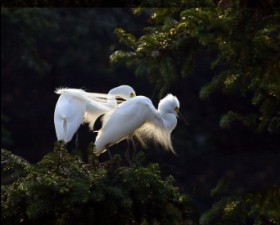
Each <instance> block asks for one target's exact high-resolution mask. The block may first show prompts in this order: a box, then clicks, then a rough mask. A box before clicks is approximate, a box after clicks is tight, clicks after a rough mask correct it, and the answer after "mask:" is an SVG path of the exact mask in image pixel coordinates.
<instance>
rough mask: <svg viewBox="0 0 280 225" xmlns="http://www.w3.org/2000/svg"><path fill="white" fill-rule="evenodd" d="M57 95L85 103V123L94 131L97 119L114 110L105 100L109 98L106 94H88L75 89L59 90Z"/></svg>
mask: <svg viewBox="0 0 280 225" xmlns="http://www.w3.org/2000/svg"><path fill="white" fill-rule="evenodd" d="M55 93H56V94H60V95H69V96H72V97H73V98H76V99H78V100H80V101H81V102H84V103H85V105H86V110H85V114H84V119H83V122H84V123H89V128H90V129H91V130H92V129H93V126H94V123H95V121H96V120H97V118H98V117H100V116H101V115H102V114H104V113H106V112H107V111H110V110H112V108H113V107H112V106H111V105H110V104H107V102H106V101H105V100H104V99H105V97H106V96H107V95H106V94H99V93H88V92H85V91H84V90H83V89H74V88H59V89H57V90H56V91H55Z"/></svg>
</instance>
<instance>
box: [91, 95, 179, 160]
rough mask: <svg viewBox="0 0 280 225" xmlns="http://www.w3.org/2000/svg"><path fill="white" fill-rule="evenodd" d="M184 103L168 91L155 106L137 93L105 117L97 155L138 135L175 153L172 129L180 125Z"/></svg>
mask: <svg viewBox="0 0 280 225" xmlns="http://www.w3.org/2000/svg"><path fill="white" fill-rule="evenodd" d="M179 107H180V103H179V101H178V99H177V97H175V96H173V95H172V94H168V95H167V96H166V97H165V98H163V99H162V100H161V101H160V102H159V104H158V109H156V108H155V107H154V105H153V104H152V102H151V100H150V99H149V98H147V97H144V96H136V97H134V98H132V99H129V100H127V101H125V102H123V103H121V104H119V105H118V106H117V107H116V108H115V109H114V110H112V111H110V112H108V113H106V114H105V115H104V117H103V124H102V128H101V129H100V130H99V131H98V135H97V137H96V140H95V150H94V152H95V154H97V155H100V154H101V153H103V152H105V151H106V150H107V151H108V152H109V147H110V146H112V145H114V144H116V143H118V142H120V141H121V140H123V139H131V138H132V137H136V138H137V139H138V140H139V142H140V143H141V144H142V145H143V146H144V147H146V146H147V141H149V140H150V141H153V142H155V143H159V144H161V145H162V146H163V147H164V148H165V149H170V150H171V151H172V152H173V153H174V154H176V153H175V151H174V148H173V146H172V141H171V132H172V130H173V129H174V128H175V127H176V125H177V116H178V113H179Z"/></svg>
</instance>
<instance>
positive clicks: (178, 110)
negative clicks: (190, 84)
mask: <svg viewBox="0 0 280 225" xmlns="http://www.w3.org/2000/svg"><path fill="white" fill-rule="evenodd" d="M176 113H177V115H178V117H179V118H180V119H182V120H183V121H184V123H185V124H186V125H188V121H187V120H186V119H185V117H183V115H182V113H181V112H180V109H179V108H177V109H176Z"/></svg>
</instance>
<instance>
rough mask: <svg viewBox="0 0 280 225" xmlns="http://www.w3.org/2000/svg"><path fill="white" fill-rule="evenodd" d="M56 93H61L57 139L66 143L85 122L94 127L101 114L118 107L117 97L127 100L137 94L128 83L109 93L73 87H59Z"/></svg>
mask: <svg viewBox="0 0 280 225" xmlns="http://www.w3.org/2000/svg"><path fill="white" fill-rule="evenodd" d="M55 93H57V94H60V97H59V99H58V101H57V103H56V106H55V112H54V125H55V131H56V136H57V140H63V141H64V142H65V143H67V142H69V141H71V139H72V138H73V135H74V134H75V133H76V131H77V130H78V128H79V127H80V125H81V124H82V123H83V122H86V123H89V127H90V129H93V125H94V123H95V121H96V119H97V118H98V117H99V116H101V115H102V114H104V113H106V112H108V111H110V110H112V109H113V108H114V107H116V105H117V100H116V97H121V98H123V99H125V100H126V99H129V98H131V97H134V96H135V95H136V94H135V91H134V90H133V88H131V87H130V86H128V85H121V86H119V87H116V88H113V89H112V90H110V91H109V93H108V95H107V94H100V93H89V92H86V91H84V90H82V89H72V88H61V89H57V90H56V91H55ZM105 101H106V102H105Z"/></svg>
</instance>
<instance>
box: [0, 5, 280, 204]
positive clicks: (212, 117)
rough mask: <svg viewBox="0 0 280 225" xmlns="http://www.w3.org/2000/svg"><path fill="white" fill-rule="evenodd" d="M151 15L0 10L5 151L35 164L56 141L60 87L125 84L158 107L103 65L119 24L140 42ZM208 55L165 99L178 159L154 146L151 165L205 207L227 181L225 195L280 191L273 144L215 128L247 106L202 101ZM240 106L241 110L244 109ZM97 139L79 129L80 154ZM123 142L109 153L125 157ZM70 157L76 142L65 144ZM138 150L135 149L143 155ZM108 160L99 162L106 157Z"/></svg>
mask: <svg viewBox="0 0 280 225" xmlns="http://www.w3.org/2000/svg"><path fill="white" fill-rule="evenodd" d="M147 18H148V14H145V13H144V14H141V15H138V16H135V15H133V13H132V11H131V10H130V9H118V8H112V9H39V8H33V9H32V8H29V9H28V8H27V9H2V10H1V26H2V28H1V147H2V148H6V149H9V150H11V151H12V152H14V153H15V154H18V155H20V156H22V157H23V158H25V159H27V160H29V161H30V162H32V163H35V162H37V161H39V160H40V159H41V158H42V157H43V156H44V155H45V154H47V153H48V152H50V151H52V149H53V144H54V142H55V141H56V136H55V130H54V123H53V113H54V108H55V104H56V101H57V99H58V95H56V94H55V93H54V90H55V89H56V88H57V87H71V88H84V89H85V90H87V91H89V92H102V93H107V92H108V91H109V90H110V89H111V88H113V87H116V86H118V85H121V84H128V85H130V86H132V87H133V88H134V89H135V91H136V94H137V95H144V96H147V97H149V98H152V101H153V102H154V104H155V106H156V105H157V104H158V102H159V99H160V98H159V90H158V88H155V87H154V86H153V85H151V84H150V82H149V79H148V78H145V77H136V76H135V75H134V71H133V70H130V69H128V68H127V67H124V66H121V65H118V66H116V65H115V66H113V65H110V64H109V57H110V55H111V54H112V53H113V52H114V51H116V50H119V49H121V48H122V46H121V45H120V44H119V43H118V40H117V38H116V36H115V34H114V29H115V28H118V27H124V28H125V29H126V30H127V31H129V32H131V33H133V34H135V35H136V36H137V37H139V36H140V35H141V34H142V31H143V28H144V27H145V26H146V25H147ZM211 57H212V56H210V55H207V54H205V55H204V57H203V58H202V59H201V60H200V62H198V63H197V65H196V68H195V70H194V72H193V74H195V75H196V76H189V77H187V78H184V79H182V78H179V79H178V80H177V81H176V82H175V84H174V85H172V87H170V88H169V90H168V91H167V92H166V94H167V93H168V92H170V93H173V94H174V95H176V96H177V97H178V99H179V101H180V103H181V112H182V113H183V115H184V117H185V118H186V119H187V120H188V122H189V124H188V126H186V125H185V124H184V123H183V121H182V120H180V119H179V120H178V125H177V127H176V129H175V130H174V131H173V133H172V137H173V143H174V146H175V150H176V151H177V153H178V155H177V156H175V155H173V154H172V153H171V152H166V151H164V150H162V149H160V148H158V149H157V148H155V147H154V146H150V148H149V149H148V150H144V151H145V154H146V157H147V161H150V162H157V163H159V164H160V166H161V169H162V174H163V176H168V175H173V176H174V177H175V179H176V184H177V185H178V186H179V187H180V188H181V189H182V191H184V192H187V193H190V194H191V195H193V197H194V199H196V200H197V201H198V203H200V204H199V205H200V206H201V207H205V206H206V205H205V203H206V202H207V201H206V198H209V192H210V190H211V189H212V188H213V187H214V186H215V185H216V184H217V182H218V181H219V180H220V179H222V178H224V179H227V180H228V181H229V190H230V192H231V193H236V194H242V193H246V192H249V191H250V192H255V191H260V190H264V189H265V188H267V187H269V186H271V185H272V184H275V183H278V184H279V174H278V173H279V168H280V167H279V162H280V160H279V159H280V155H279V150H278V148H279V144H280V141H279V137H278V136H276V135H273V134H260V133H256V132H254V131H252V130H250V129H247V128H245V127H243V126H242V125H241V124H239V123H235V124H233V126H232V127H231V129H221V128H220V126H219V120H220V118H221V115H222V114H223V113H225V112H226V111H227V109H228V107H229V105H231V106H232V105H238V106H240V108H242V107H243V106H244V105H245V104H244V103H245V102H246V99H245V100H244V99H240V98H238V97H235V96H232V97H231V98H230V99H229V98H228V97H227V98H225V96H223V95H222V94H220V93H217V94H216V96H214V98H211V99H209V100H208V101H202V100H201V99H200V98H199V90H200V88H201V86H202V85H204V84H205V83H207V82H209V81H210V79H211V77H212V76H213V74H215V73H216V71H213V70H209V64H210V61H211ZM244 107H245V106H244ZM94 138H95V134H94V133H91V132H89V130H88V127H87V126H86V125H82V126H81V128H80V130H79V146H80V148H81V149H82V150H85V149H86V148H87V146H88V144H89V143H90V142H94ZM126 147H127V144H126V142H121V143H119V144H118V145H115V146H113V147H112V150H111V151H112V153H119V154H123V152H124V151H125V150H126ZM68 148H69V149H70V150H73V148H74V140H72V141H71V142H70V143H69V144H68ZM140 150H141V149H140V148H137V151H140ZM107 159H108V156H107V154H103V155H101V156H100V161H104V160H107Z"/></svg>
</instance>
